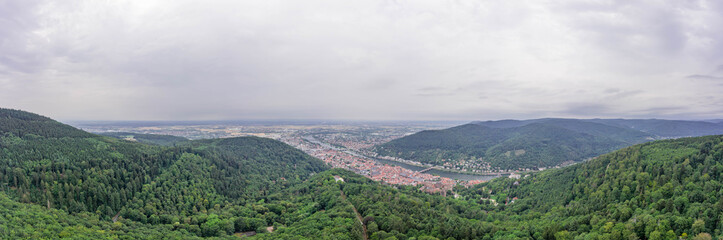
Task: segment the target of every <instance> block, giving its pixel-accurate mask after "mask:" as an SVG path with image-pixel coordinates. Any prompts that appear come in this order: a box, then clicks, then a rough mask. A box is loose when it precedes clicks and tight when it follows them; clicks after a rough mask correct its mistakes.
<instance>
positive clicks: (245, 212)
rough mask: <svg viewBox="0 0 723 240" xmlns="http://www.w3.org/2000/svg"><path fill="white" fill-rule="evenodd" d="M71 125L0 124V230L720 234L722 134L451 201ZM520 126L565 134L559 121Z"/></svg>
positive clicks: (228, 145)
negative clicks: (26, 129)
mask: <svg viewBox="0 0 723 240" xmlns="http://www.w3.org/2000/svg"><path fill="white" fill-rule="evenodd" d="M0 112H3V110H0ZM13 114H16V115H17V113H13ZM8 115H9V114H8ZM20 115H22V114H20ZM28 116H31V117H32V116H33V115H28ZM20 118H22V117H18V118H13V119H11V120H8V121H20V120H18V119H20ZM6 119H10V118H6ZM32 119H34V118H30V119H28V120H27V121H35V120H32ZM23 121H24V120H23ZM0 124H3V120H2V119H0ZM43 126H44V127H49V128H56V127H57V128H64V127H63V125H58V124H53V123H52V122H47V123H45V125H43ZM523 127H524V126H523ZM518 128H521V129H522V127H518ZM490 129H492V128H487V129H483V130H480V131H489V132H494V131H495V130H494V129H492V130H490ZM71 130H73V131H78V132H82V131H79V130H75V129H71ZM32 131H35V132H36V133H40V132H46V133H47V132H58V131H56V130H53V129H34V130H32ZM63 131H66V132H68V134H69V136H63V135H53V134H50V135H45V136H43V135H38V134H24V133H22V132H17V131H4V132H0V188H1V190H2V191H3V192H2V193H0V238H1V239H18V238H21V239H22V238H26V239H57V238H62V237H69V238H74V239H161V238H166V239H195V238H221V239H232V238H236V237H235V236H232V234H241V233H242V232H250V231H254V232H256V233H259V234H257V235H255V236H253V237H250V239H362V238H363V236H364V230H363V229H364V228H363V225H362V222H363V223H364V224H365V225H364V226H366V229H367V235H368V236H369V239H678V238H679V237H685V236H687V237H688V238H687V239H718V238H720V237H721V236H722V234H723V232H722V231H723V214H722V212H723V184H722V182H723V136H711V137H700V138H684V139H678V140H666V141H658V142H653V143H646V144H642V145H636V146H633V147H629V148H626V149H623V150H619V151H616V152H613V153H610V154H606V155H603V156H600V157H598V158H596V159H592V160H590V161H588V162H585V163H582V164H578V165H574V166H570V167H566V168H562V169H552V170H548V171H543V172H539V173H534V174H531V175H530V176H527V177H523V178H522V179H519V180H517V179H509V178H500V179H495V180H493V181H491V182H489V183H485V184H481V185H477V186H474V187H471V188H464V187H461V186H460V187H457V188H455V189H454V190H455V192H456V193H458V194H459V197H458V198H453V197H444V196H440V195H431V194H427V193H424V192H421V191H420V190H418V188H417V187H411V186H387V185H383V184H380V183H377V182H373V181H371V180H369V179H367V178H365V177H362V176H359V175H357V174H354V173H352V172H349V171H345V170H340V169H331V170H326V169H327V167H326V166H325V165H324V164H323V163H322V162H321V161H319V160H318V159H314V158H311V157H309V156H308V155H305V154H303V153H302V152H300V151H299V150H296V149H293V148H291V147H290V146H288V145H286V144H283V143H280V142H278V141H274V140H270V139H263V138H255V137H251V138H228V139H213V140H201V141H188V142H183V143H181V144H177V145H178V146H175V147H162V146H152V145H144V144H138V143H132V142H127V141H121V140H117V139H114V138H108V137H101V136H97V135H92V134H87V137H79V136H82V135H81V133H74V132H73V131H70V130H63ZM519 131H520V133H521V135H534V134H543V135H553V137H550V139H551V140H555V141H562V140H565V138H564V137H554V134H555V133H558V132H559V129H557V128H556V127H555V126H549V125H547V126H545V127H535V128H527V129H524V130H519ZM549 131H552V132H549ZM569 131H572V130H569ZM15 133H18V134H15ZM71 136H72V137H71ZM558 138H562V139H558ZM511 139H515V138H511ZM573 139H576V140H575V141H581V140H586V138H582V139H578V138H573ZM551 140H549V141H551ZM570 141H573V140H570ZM570 144H572V142H571V143H570ZM577 147H579V146H577ZM334 176H340V177H342V178H344V182H337V181H335V180H334ZM492 200H495V201H496V202H497V203H498V205H494V204H493V201H492ZM513 201H514V202H513ZM355 209H356V210H357V211H358V213H359V218H357V215H356V213H355V211H354V210H355ZM116 216H117V219H116V220H117V222H115V223H114V221H113V219H114V218H115V217H116ZM359 219H362V220H361V222H360V221H359ZM269 227H271V229H272V230H273V232H272V233H267V229H269ZM693 236H695V238H693Z"/></svg>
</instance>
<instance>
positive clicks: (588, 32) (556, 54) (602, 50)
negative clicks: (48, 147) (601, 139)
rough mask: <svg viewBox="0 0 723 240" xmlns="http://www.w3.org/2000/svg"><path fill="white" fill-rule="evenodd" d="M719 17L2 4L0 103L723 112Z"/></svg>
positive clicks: (691, 12) (630, 9)
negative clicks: (720, 77)
mask: <svg viewBox="0 0 723 240" xmlns="http://www.w3.org/2000/svg"><path fill="white" fill-rule="evenodd" d="M720 12H723V3H721V2H720V1H712V0H708V1H705V0H701V1H671V2H649V1H622V0H620V1H613V0H609V1H592V2H580V1H555V2H539V1H521V2H517V1H443V2H439V1H428V2H427V1H385V0H379V1H361V2H334V1H304V2H293V1H291V2H288V1H287V2H282V1H274V0H271V1H225V0H213V1H205V2H203V3H199V2H197V1H186V0H181V1H178V0H173V1H171V0H158V1H128V2H124V1H110V2H100V1H91V0H87V1H74V2H72V3H68V2H63V1H56V0H47V1H46V0H37V1H5V2H3V3H0V36H2V41H1V42H0V52H2V53H3V54H2V55H0V85H1V86H3V87H2V88H0V104H2V106H3V107H14V108H21V109H26V110H30V111H35V112H39V113H43V114H47V115H49V116H51V117H57V118H61V119H100V120H103V119H111V120H113V119H114V120H117V119H138V120H150V119H157V120H196V119H238V118H337V119H465V120H467V119H469V120H472V119H475V120H478V119H501V118H530V117H628V116H636V117H663V118H664V117H685V118H696V117H705V118H711V117H713V118H721V117H723V115H721V113H723V107H721V106H720V105H715V104H704V103H711V102H713V103H717V102H721V101H723V96H720V94H719V93H720V92H721V90H723V85H720V84H717V83H710V82H705V81H690V79H708V80H717V79H718V78H719V77H718V76H720V74H721V73H722V71H723V70H721V69H723V65H721V64H722V63H723V42H722V39H723V31H721V24H722V23H723V16H721V15H720V14H719V13H720ZM711 69H714V71H713V72H710V71H711ZM686 73H687V74H686ZM690 73H705V74H694V75H690ZM710 98H712V99H710ZM671 106H675V107H671ZM677 106H686V107H677Z"/></svg>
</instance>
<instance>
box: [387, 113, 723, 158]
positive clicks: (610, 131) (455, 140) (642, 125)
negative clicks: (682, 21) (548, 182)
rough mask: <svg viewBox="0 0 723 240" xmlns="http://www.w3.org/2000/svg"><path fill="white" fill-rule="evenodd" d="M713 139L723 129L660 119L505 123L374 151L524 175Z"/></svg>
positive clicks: (427, 135) (423, 135) (437, 133)
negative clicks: (635, 148) (677, 141)
mask: <svg viewBox="0 0 723 240" xmlns="http://www.w3.org/2000/svg"><path fill="white" fill-rule="evenodd" d="M713 134H723V124H715V123H710V122H696V121H674V120H657V119H651V120H625V119H589V120H582V119H558V118H544V119H532V120H501V121H485V122H473V123H470V124H465V125H462V126H457V127H453V128H449V129H443V130H433V131H422V132H419V133H415V134H412V135H410V136H406V137H403V138H399V139H396V140H393V141H390V142H388V143H385V144H381V145H378V146H375V148H374V151H375V152H377V153H378V154H380V155H385V156H392V157H399V158H403V159H408V160H414V161H419V162H423V163H430V164H436V165H442V164H447V165H452V166H456V167H458V168H467V169H474V168H477V169H485V168H487V169H488V170H489V169H503V170H504V169H524V168H539V167H550V166H556V165H559V164H561V163H564V162H569V161H580V160H583V159H586V158H590V157H594V156H597V155H600V154H603V153H606V152H609V151H612V150H615V149H619V148H622V147H625V146H630V145H633V144H637V143H642V142H646V141H651V140H655V139H665V138H677V137H689V136H702V135H713ZM459 160H466V161H465V162H464V163H460V162H459ZM470 160H471V161H470Z"/></svg>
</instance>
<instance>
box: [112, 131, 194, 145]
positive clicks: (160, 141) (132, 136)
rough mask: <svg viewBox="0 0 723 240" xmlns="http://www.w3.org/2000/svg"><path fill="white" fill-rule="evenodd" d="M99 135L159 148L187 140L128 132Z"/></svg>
mask: <svg viewBox="0 0 723 240" xmlns="http://www.w3.org/2000/svg"><path fill="white" fill-rule="evenodd" d="M99 135H103V136H108V137H113V138H117V139H123V140H128V141H135V142H139V143H145V144H154V145H161V146H174V145H176V144H178V143H180V142H185V141H188V139H187V138H184V137H178V136H171V135H159V134H143V133H129V132H104V133H99Z"/></svg>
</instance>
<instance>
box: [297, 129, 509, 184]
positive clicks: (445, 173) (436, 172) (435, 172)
mask: <svg viewBox="0 0 723 240" xmlns="http://www.w3.org/2000/svg"><path fill="white" fill-rule="evenodd" d="M303 138H304V139H305V140H307V141H309V142H312V143H316V144H319V145H321V146H324V147H326V148H330V149H334V150H337V151H343V152H346V153H348V154H351V155H354V156H357V157H363V158H367V159H372V160H374V161H376V162H378V163H382V164H388V165H394V166H400V167H403V168H406V169H409V170H412V171H417V172H419V171H422V170H424V169H427V167H420V166H415V165H411V164H407V163H403V162H397V161H392V160H386V159H379V158H372V157H368V156H364V155H361V154H359V153H356V152H353V151H350V150H348V149H342V148H338V147H336V146H332V145H331V144H328V143H325V142H322V141H319V140H318V139H316V138H315V137H313V136H305V137H303ZM425 173H429V174H432V175H435V176H440V177H446V178H451V179H457V180H464V181H470V180H485V181H489V180H492V179H495V178H497V177H500V175H476V174H465V173H458V172H450V171H442V170H439V169H431V170H429V171H426V172H425ZM502 176H505V175H502Z"/></svg>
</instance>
